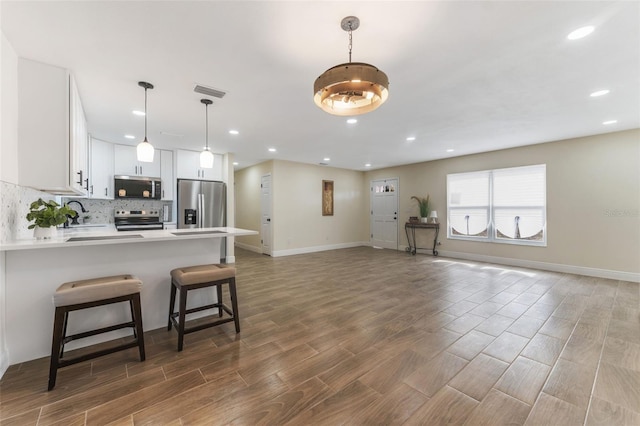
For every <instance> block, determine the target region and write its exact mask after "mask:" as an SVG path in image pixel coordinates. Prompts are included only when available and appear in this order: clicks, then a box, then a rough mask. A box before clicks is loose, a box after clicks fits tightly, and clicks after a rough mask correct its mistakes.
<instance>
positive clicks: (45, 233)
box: [33, 226, 56, 240]
mask: <svg viewBox="0 0 640 426" xmlns="http://www.w3.org/2000/svg"><path fill="white" fill-rule="evenodd" d="M55 231H56V227H55V226H50V227H48V228H41V227H39V226H36V227H35V228H33V236H34V237H35V238H36V239H37V240H47V239H50V238H53V236H54V235H55Z"/></svg>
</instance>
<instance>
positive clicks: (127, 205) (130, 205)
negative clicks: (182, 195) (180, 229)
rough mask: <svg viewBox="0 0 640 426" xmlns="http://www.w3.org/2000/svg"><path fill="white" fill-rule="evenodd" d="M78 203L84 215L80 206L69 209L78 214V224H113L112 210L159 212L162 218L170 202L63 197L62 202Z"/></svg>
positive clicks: (72, 206)
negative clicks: (84, 211)
mask: <svg viewBox="0 0 640 426" xmlns="http://www.w3.org/2000/svg"><path fill="white" fill-rule="evenodd" d="M72 200H75V201H79V202H80V203H82V205H83V206H84V208H85V210H88V211H87V212H86V213H82V212H81V209H80V206H79V205H77V204H75V203H73V204H71V206H70V207H71V208H72V209H74V210H75V211H77V212H78V214H79V215H80V218H79V219H78V221H79V222H80V223H113V212H114V210H159V211H160V215H161V216H162V208H163V207H164V206H165V205H169V209H171V205H172V203H171V202H170V201H159V200H142V199H141V200H94V199H91V198H69V197H63V198H62V201H63V202H65V203H68V202H69V201H72Z"/></svg>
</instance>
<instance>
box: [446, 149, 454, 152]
mask: <svg viewBox="0 0 640 426" xmlns="http://www.w3.org/2000/svg"><path fill="white" fill-rule="evenodd" d="M453 151H455V149H452V148H449V149H448V150H447V152H453Z"/></svg>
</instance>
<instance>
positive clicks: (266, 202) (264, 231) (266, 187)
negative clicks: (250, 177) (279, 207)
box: [260, 175, 271, 256]
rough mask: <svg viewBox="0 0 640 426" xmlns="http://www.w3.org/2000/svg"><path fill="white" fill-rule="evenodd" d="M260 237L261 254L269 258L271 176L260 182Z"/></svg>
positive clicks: (263, 177)
mask: <svg viewBox="0 0 640 426" xmlns="http://www.w3.org/2000/svg"><path fill="white" fill-rule="evenodd" d="M260 194H261V197H260V200H261V201H260V211H261V215H262V219H261V221H260V236H261V239H262V254H268V255H269V256H271V175H264V176H262V178H261V180H260Z"/></svg>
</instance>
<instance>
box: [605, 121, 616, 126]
mask: <svg viewBox="0 0 640 426" xmlns="http://www.w3.org/2000/svg"><path fill="white" fill-rule="evenodd" d="M617 122H618V120H607V121H603V122H602V124H604V125H605V126H608V125H610V124H616V123H617Z"/></svg>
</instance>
